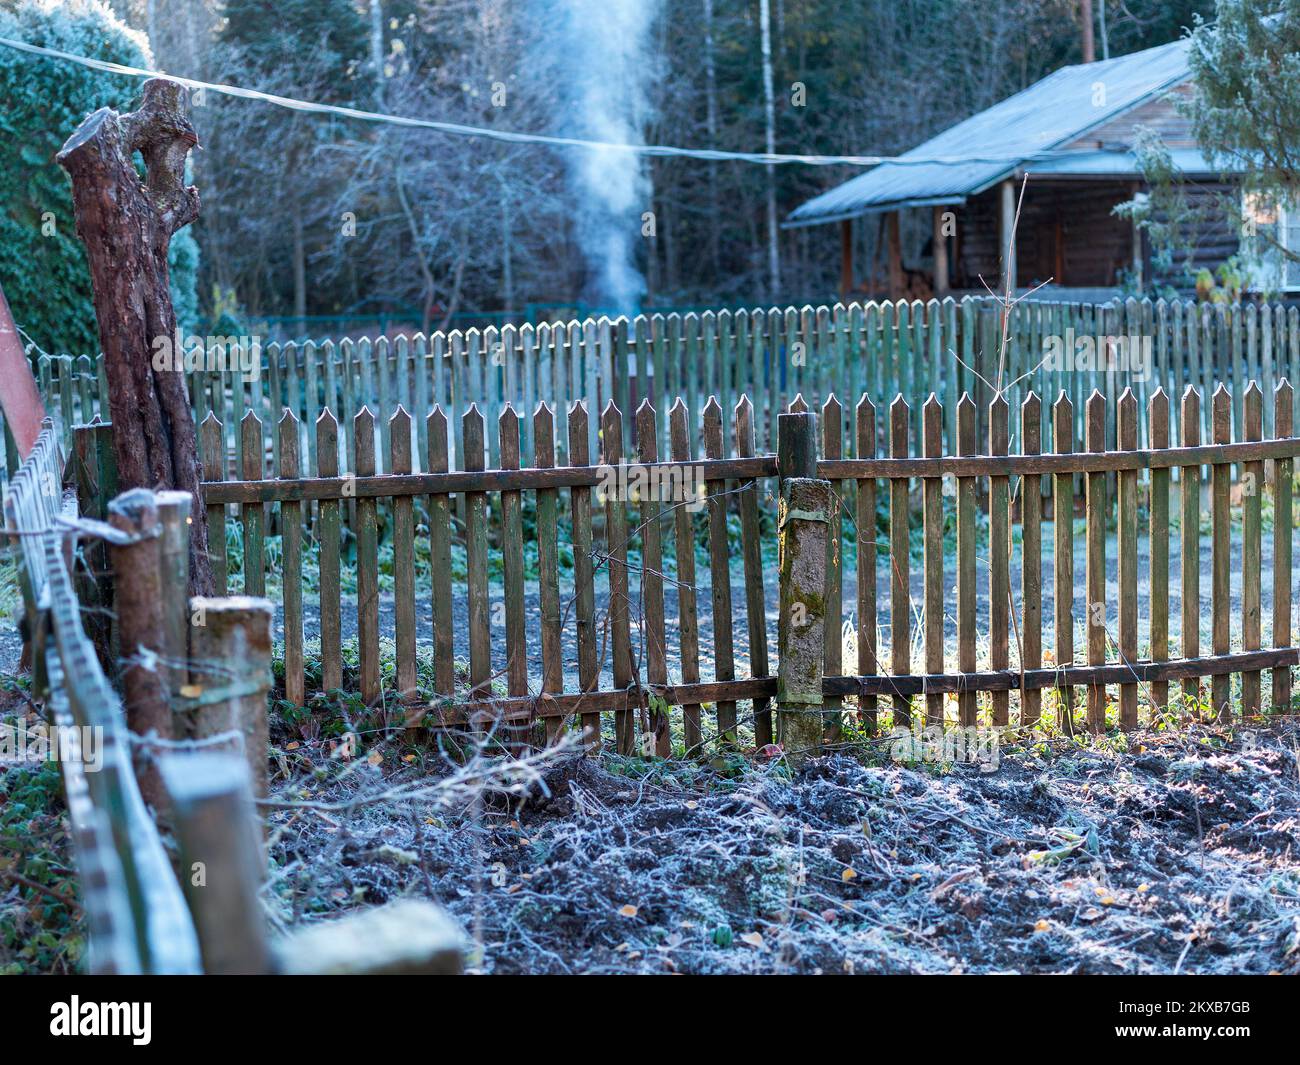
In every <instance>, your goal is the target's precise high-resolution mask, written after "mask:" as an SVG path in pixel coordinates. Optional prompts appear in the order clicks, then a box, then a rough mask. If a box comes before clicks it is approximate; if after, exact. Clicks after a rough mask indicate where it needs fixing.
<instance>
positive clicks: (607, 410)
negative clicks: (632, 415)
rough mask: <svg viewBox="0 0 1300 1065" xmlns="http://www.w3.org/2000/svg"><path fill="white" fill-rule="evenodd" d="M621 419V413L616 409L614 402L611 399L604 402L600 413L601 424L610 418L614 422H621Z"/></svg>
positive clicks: (616, 405)
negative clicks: (614, 420)
mask: <svg viewBox="0 0 1300 1065" xmlns="http://www.w3.org/2000/svg"><path fill="white" fill-rule="evenodd" d="M622 417H623V412H622V411H621V410H619V409H618V404H617V403H615V402H614V399H613V397H610V398H609V399H607V400H606V401H605V406H604V408H603V409H602V410H601V412H600V420H601V421H602V422H607V421H609V420H610V419H611V418H614V419H616V420H621V419H622Z"/></svg>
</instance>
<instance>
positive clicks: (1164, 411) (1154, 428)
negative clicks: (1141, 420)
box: [1147, 388, 1169, 447]
mask: <svg viewBox="0 0 1300 1065" xmlns="http://www.w3.org/2000/svg"><path fill="white" fill-rule="evenodd" d="M1147 420H1148V422H1149V423H1150V430H1149V433H1148V435H1149V436H1150V438H1151V446H1152V447H1168V446H1169V393H1167V392H1166V391H1165V390H1164V389H1163V388H1157V389H1156V390H1155V391H1154V392H1152V393H1151V398H1150V399H1148V400H1147Z"/></svg>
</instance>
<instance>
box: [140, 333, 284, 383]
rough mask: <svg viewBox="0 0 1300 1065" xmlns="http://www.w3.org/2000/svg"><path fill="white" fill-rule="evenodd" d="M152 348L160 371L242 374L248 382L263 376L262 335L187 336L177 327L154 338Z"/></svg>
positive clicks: (156, 368)
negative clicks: (168, 334)
mask: <svg viewBox="0 0 1300 1065" xmlns="http://www.w3.org/2000/svg"><path fill="white" fill-rule="evenodd" d="M150 347H151V349H152V351H153V368H154V369H155V370H157V371H159V372H160V373H161V372H163V371H167V370H171V371H173V372H175V373H195V372H197V371H200V370H207V371H210V372H213V373H240V374H243V375H244V380H245V381H256V380H258V378H260V377H261V376H262V338H261V337H255V336H254V337H229V336H220V337H218V336H208V337H201V336H186V335H184V334H183V333H182V332H181V331H180V329H179V328H177V330H176V332H175V334H174V335H172V336H166V335H164V336H157V337H154V338H153V343H152V344H151V345H150Z"/></svg>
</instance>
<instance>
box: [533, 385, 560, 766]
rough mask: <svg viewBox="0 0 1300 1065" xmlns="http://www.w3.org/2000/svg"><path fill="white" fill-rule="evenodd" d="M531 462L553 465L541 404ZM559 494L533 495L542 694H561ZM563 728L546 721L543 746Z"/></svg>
mask: <svg viewBox="0 0 1300 1065" xmlns="http://www.w3.org/2000/svg"><path fill="white" fill-rule="evenodd" d="M533 456H534V458H533V461H534V462H536V463H537V465H538V466H541V467H543V468H546V467H549V466H554V465H555V412H554V411H552V410H551V408H550V407H549V406H548V405H547V404H546V402H545V401H542V402H539V403H538V404H537V410H536V412H535V413H534V414H533ZM559 520H560V515H559V493H558V492H557V491H556V490H555V489H554V488H544V489H542V490H541V491H540V492H538V493H537V584H538V593H539V600H540V608H541V630H542V631H541V642H542V692H543V699H544V698H545V696H546V695H558V694H560V693H561V692H563V691H564V659H563V647H562V644H561V634H562V626H563V619H562V618H561V616H560V565H559ZM562 728H563V720H562V719H561V718H547V719H546V742H547V743H555V742H556V741H558V740H559V738H560V733H561V730H562Z"/></svg>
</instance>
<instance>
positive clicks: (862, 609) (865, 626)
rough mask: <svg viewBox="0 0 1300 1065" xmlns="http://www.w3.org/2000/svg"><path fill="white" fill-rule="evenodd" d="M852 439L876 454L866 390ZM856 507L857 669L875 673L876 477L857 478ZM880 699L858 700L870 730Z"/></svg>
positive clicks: (866, 453)
mask: <svg viewBox="0 0 1300 1065" xmlns="http://www.w3.org/2000/svg"><path fill="white" fill-rule="evenodd" d="M856 413H857V425H856V427H855V429H856V431H855V434H854V435H855V440H856V444H857V456H858V458H860V459H867V458H875V455H876V407H875V404H873V403H872V402H871V399H870V397H868V396H867V394H866V393H865V392H863V393H862V398H861V399H859V400H858V406H857V412H856ZM857 485H858V498H857V509H856V512H855V514H854V524H855V526H856V529H857V537H858V567H857V578H858V672H859V673H861V674H864V675H866V674H869V673H875V672H877V671H878V670H879V668H880V666H879V663H878V661H877V647H878V640H879V634H878V626H877V615H876V608H877V603H876V556H877V555H878V553H879V550H878V547H877V544H876V479H875V478H874V477H868V478H863V479H861V480H859V481H858V482H857ZM878 708H879V699H878V698H877V697H876V696H875V695H864V696H861V697H860V698H859V700H858V716H859V717H860V718H861V720H862V724H863V727H864V728H866V729H867V730H868V731H869V732H875V730H876V716H877V713H878Z"/></svg>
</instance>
